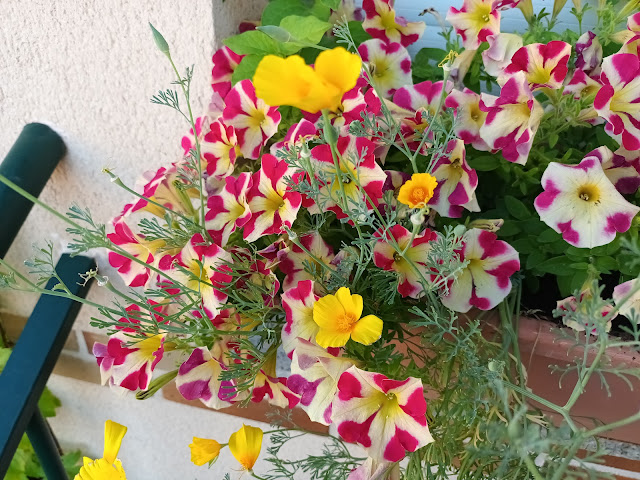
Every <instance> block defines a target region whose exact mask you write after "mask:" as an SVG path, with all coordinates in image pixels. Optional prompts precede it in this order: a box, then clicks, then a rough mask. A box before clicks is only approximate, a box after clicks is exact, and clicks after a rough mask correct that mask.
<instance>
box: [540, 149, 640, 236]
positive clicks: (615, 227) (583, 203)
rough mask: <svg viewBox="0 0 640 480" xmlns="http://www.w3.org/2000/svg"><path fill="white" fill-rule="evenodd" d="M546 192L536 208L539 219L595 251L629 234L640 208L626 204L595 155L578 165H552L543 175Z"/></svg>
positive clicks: (543, 185) (541, 195)
mask: <svg viewBox="0 0 640 480" xmlns="http://www.w3.org/2000/svg"><path fill="white" fill-rule="evenodd" d="M542 188H544V192H542V193H541V194H540V195H538V196H537V197H536V199H535V202H534V205H535V208H536V210H537V212H538V214H539V215H540V220H542V221H543V222H544V223H546V224H547V225H549V226H550V227H551V228H553V229H554V230H555V231H556V232H558V233H561V234H562V238H564V239H565V240H566V241H567V242H568V243H570V244H571V245H573V246H575V247H579V248H593V247H597V246H600V245H606V244H607V243H610V242H612V241H613V239H614V238H615V237H616V233H617V232H626V231H627V230H628V229H629V227H630V226H631V220H632V219H633V217H634V216H635V215H636V214H637V213H638V211H639V210H640V208H638V207H636V206H635V205H632V204H631V203H629V202H627V201H626V200H625V199H624V197H623V196H622V195H621V194H620V193H619V192H618V191H617V190H616V188H615V187H614V185H613V184H612V183H611V181H609V179H608V178H607V177H606V175H605V173H604V171H603V170H602V164H601V163H600V161H599V159H598V158H597V157H595V156H588V157H585V158H584V159H583V160H582V161H581V162H580V164H579V165H563V164H561V163H555V162H552V163H550V164H549V166H548V167H547V169H546V170H545V172H544V174H543V175H542Z"/></svg>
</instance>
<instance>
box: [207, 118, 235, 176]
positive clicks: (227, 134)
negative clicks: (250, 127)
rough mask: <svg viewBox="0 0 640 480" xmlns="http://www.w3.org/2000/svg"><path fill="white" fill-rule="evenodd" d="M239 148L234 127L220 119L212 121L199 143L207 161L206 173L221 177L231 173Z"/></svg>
mask: <svg viewBox="0 0 640 480" xmlns="http://www.w3.org/2000/svg"><path fill="white" fill-rule="evenodd" d="M239 150H240V149H239V148H238V139H237V137H236V132H235V130H234V128H233V127H231V126H227V125H225V124H224V122H223V121H222V120H221V119H218V120H216V121H214V122H212V123H211V125H209V131H208V132H207V133H205V135H204V137H203V138H202V142H201V144H200V153H201V154H202V158H203V159H204V160H205V161H206V162H207V174H209V175H210V176H213V177H221V178H222V177H226V176H227V175H231V173H233V168H234V165H235V163H236V158H237V157H238V155H239V154H240V151H239Z"/></svg>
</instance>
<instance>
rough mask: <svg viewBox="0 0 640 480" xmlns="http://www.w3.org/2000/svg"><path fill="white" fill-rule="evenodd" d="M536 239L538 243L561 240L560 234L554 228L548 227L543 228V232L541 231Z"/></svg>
mask: <svg viewBox="0 0 640 480" xmlns="http://www.w3.org/2000/svg"><path fill="white" fill-rule="evenodd" d="M537 240H538V242H540V243H553V242H557V241H559V240H562V235H560V234H559V233H558V232H556V231H555V230H551V229H550V228H549V229H547V230H545V231H544V232H542V233H541V234H540V235H539V236H538V239H537ZM562 241H564V240H562Z"/></svg>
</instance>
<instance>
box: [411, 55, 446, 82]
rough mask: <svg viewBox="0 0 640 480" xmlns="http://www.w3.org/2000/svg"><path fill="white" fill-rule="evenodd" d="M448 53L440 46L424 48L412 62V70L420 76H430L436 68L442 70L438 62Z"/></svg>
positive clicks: (415, 74)
mask: <svg viewBox="0 0 640 480" xmlns="http://www.w3.org/2000/svg"><path fill="white" fill-rule="evenodd" d="M446 55H447V52H445V51H444V50H442V49H440V48H422V49H420V51H418V53H416V56H415V58H414V59H413V62H412V64H411V71H412V73H413V75H414V76H416V77H418V78H430V77H431V75H432V73H433V72H434V70H441V69H439V68H438V67H437V65H438V63H440V62H441V61H442V59H443V58H444V57H445V56H446Z"/></svg>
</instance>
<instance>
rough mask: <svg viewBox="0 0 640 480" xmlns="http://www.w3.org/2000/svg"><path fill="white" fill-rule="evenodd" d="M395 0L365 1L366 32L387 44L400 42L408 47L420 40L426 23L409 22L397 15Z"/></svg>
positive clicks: (364, 24) (363, 5)
mask: <svg viewBox="0 0 640 480" xmlns="http://www.w3.org/2000/svg"><path fill="white" fill-rule="evenodd" d="M393 4H394V0H363V2H362V8H363V9H364V11H365V14H366V18H365V20H364V22H362V26H363V28H364V30H365V31H366V32H367V33H368V34H369V35H371V36H372V37H373V38H379V39H380V40H384V41H386V42H398V43H401V44H402V46H404V47H407V46H409V45H411V44H412V43H415V42H417V41H418V39H420V37H421V36H422V34H423V33H424V29H425V27H426V25H425V23H424V22H408V21H407V19H406V18H404V17H400V16H398V15H396V12H395V10H394V9H393Z"/></svg>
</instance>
